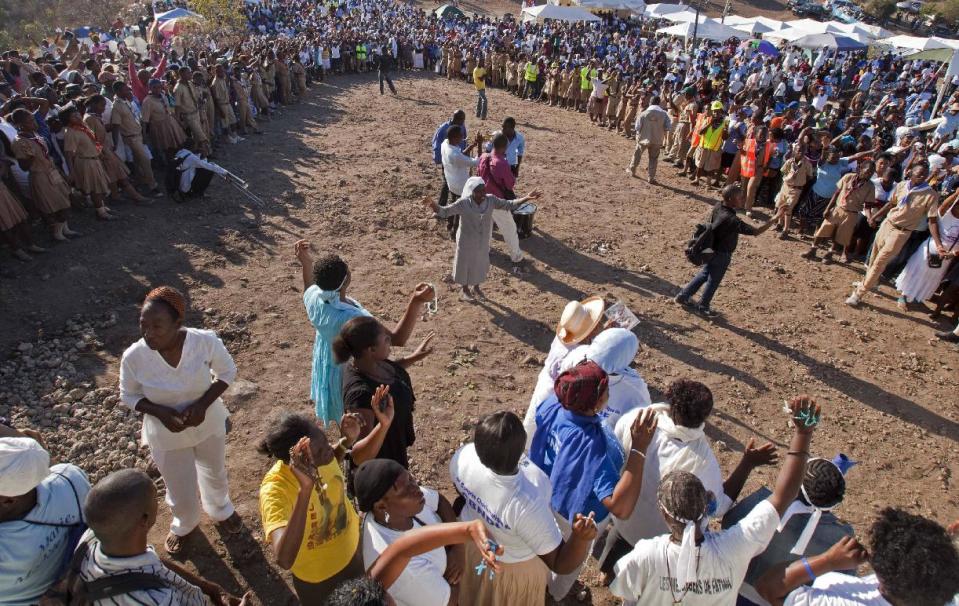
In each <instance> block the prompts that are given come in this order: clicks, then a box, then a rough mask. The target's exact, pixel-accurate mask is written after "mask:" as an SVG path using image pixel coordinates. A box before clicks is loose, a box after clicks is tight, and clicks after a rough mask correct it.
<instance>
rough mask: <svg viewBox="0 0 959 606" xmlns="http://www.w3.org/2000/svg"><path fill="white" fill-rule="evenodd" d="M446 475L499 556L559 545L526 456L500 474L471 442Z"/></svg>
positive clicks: (511, 559) (542, 486)
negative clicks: (499, 547)
mask: <svg viewBox="0 0 959 606" xmlns="http://www.w3.org/2000/svg"><path fill="white" fill-rule="evenodd" d="M450 477H451V478H452V480H453V485H454V486H455V487H456V490H457V491H459V493H460V494H461V495H463V498H464V499H466V506H465V507H464V508H463V512H462V514H461V515H460V518H461V519H462V520H463V521H464V522H468V521H471V520H477V519H478V520H483V522H484V523H485V524H486V527H487V529H488V531H489V534H490V538H491V539H493V540H494V541H496V542H497V543H498V544H499V545H502V546H503V549H504V553H503V555H502V556H501V557H500V558H499V559H500V561H502V562H504V563H506V564H513V563H515V562H525V561H526V560H529V559H531V558H534V557H536V556H540V555H546V554H547V553H550V552H551V551H553V550H554V549H556V548H557V547H559V544H560V543H561V542H562V540H563V535H562V533H561V532H560V530H559V526H557V524H556V519H555V518H554V517H553V511H552V509H551V508H550V504H549V502H550V495H551V494H552V487H551V486H550V483H549V478H548V477H547V476H546V474H545V473H543V471H542V470H541V469H540V468H539V467H537V466H536V465H533V464H532V463H531V462H530V461H529V459H527V458H526V457H525V456H523V457H522V459H520V463H519V472H518V473H517V474H516V475H512V476H501V475H498V474H495V473H493V472H492V471H491V470H490V469H489V468H488V467H486V466H485V465H483V463H481V462H480V460H479V456H478V455H477V454H476V446H475V445H474V444H473V443H469V444H466V445H465V446H463V447H461V448H460V449H459V450H458V451H456V454H454V455H453V459H452V460H451V461H450ZM774 529H775V528H774ZM469 573H470V571H467V574H469Z"/></svg>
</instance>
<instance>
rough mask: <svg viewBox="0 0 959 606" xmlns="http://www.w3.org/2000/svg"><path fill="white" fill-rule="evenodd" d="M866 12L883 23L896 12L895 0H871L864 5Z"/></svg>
mask: <svg viewBox="0 0 959 606" xmlns="http://www.w3.org/2000/svg"><path fill="white" fill-rule="evenodd" d="M866 12H868V13H869V14H870V15H872V16H873V17H875V18H876V19H877V20H878V21H879V22H880V23H885V22H886V21H887V20H888V19H889V18H890V17H892V16H893V14H894V13H895V12H896V0H872V1H871V2H869V4H867V5H866Z"/></svg>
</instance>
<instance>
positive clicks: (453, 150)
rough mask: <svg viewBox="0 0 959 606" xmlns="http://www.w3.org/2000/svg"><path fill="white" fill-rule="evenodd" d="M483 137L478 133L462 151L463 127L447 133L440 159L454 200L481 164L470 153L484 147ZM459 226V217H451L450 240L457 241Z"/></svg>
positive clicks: (458, 196) (451, 128)
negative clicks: (475, 168) (473, 170)
mask: <svg viewBox="0 0 959 606" xmlns="http://www.w3.org/2000/svg"><path fill="white" fill-rule="evenodd" d="M482 143H483V137H482V135H481V134H480V133H476V139H475V140H474V141H473V143H471V144H470V145H469V147H466V148H465V149H461V146H462V144H463V127H461V126H458V125H456V124H452V125H450V127H449V129H447V131H446V140H445V141H443V143H442V144H441V145H440V158H441V161H442V164H443V177H444V178H445V179H446V186H447V187H448V188H449V190H450V194H451V195H452V200H453V201H456V200H459V198H460V196H462V195H463V186H464V185H466V180H467V179H469V178H470V169H472V168H474V167H476V165H477V164H479V158H471V157H470V152H471V151H473V148H475V147H478V146H480V145H482ZM458 226H459V217H456V216H454V217H450V218H449V219H448V220H447V223H446V229H447V231H448V232H449V235H450V239H451V240H455V239H456V229H457V227H458Z"/></svg>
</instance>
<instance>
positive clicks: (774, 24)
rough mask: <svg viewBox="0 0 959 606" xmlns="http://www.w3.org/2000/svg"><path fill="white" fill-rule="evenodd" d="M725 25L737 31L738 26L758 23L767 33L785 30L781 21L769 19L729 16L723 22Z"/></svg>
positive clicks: (784, 25)
mask: <svg viewBox="0 0 959 606" xmlns="http://www.w3.org/2000/svg"><path fill="white" fill-rule="evenodd" d="M723 23H725V24H726V25H731V26H733V27H735V28H736V29H739V28H738V27H737V26H739V25H752V24H753V23H758V24H759V25H762V26H763V27H766V28H768V29H766V31H767V32H778V31H779V30H781V29H785V28H786V27H787V26H786V24H785V23H783V22H782V21H779V20H776V19H770V18H769V17H740V16H738V15H731V16H729V17H726V20H725V21H724V22H723Z"/></svg>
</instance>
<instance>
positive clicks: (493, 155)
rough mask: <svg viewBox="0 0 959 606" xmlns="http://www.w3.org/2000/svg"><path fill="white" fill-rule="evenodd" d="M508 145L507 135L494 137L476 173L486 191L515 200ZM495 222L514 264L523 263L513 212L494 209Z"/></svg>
mask: <svg viewBox="0 0 959 606" xmlns="http://www.w3.org/2000/svg"><path fill="white" fill-rule="evenodd" d="M508 146H509V139H508V138H507V137H506V135H504V134H502V133H500V134H499V135H496V136H495V137H493V151H491V152H487V153H485V154H483V155H482V156H480V161H479V168H478V169H477V171H476V174H477V175H478V176H480V177H482V178H483V182H484V183H485V184H486V193H488V194H490V195H493V196H496V197H497V198H503V199H504V200H513V199H515V198H516V194H514V193H513V187H515V186H516V177H515V176H514V175H513V170H512V169H511V168H510V165H509V160H508V159H507V158H506V148H507V147H508ZM493 222H494V223H496V227H498V228H499V231H500V233H501V234H502V235H503V241H504V242H506V246H507V247H508V248H509V258H510V260H511V261H512V262H513V264H514V265H515V264H519V263H522V262H523V251H522V250H521V249H520V247H519V235H518V234H517V233H516V222H515V221H513V214H512V213H511V212H509V211H508V210H502V209H497V210H494V211H493Z"/></svg>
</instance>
